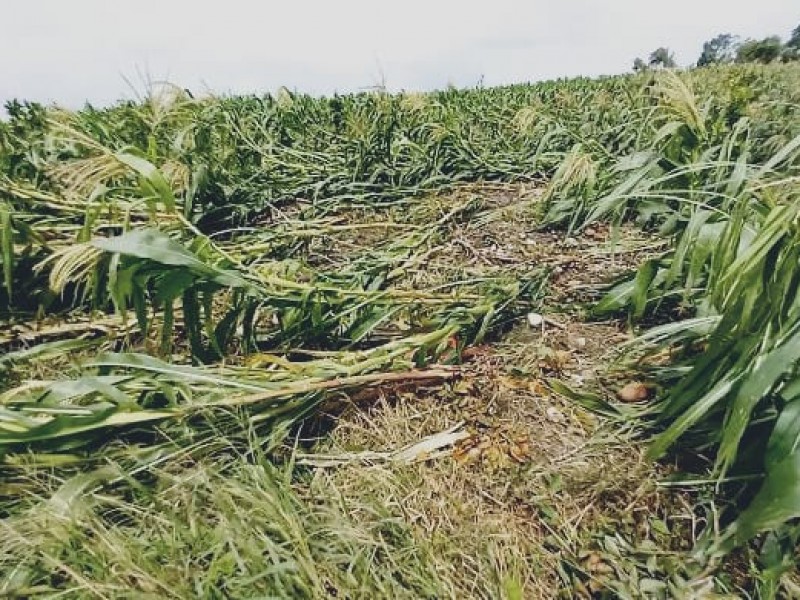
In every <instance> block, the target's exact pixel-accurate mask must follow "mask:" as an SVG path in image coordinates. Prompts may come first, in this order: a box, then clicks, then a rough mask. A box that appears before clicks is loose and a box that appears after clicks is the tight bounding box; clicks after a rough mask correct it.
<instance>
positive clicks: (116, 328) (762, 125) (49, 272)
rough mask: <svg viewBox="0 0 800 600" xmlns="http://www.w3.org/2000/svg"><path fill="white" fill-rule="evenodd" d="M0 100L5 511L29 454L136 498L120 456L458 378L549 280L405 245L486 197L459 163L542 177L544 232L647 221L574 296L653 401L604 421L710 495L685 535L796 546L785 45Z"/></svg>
mask: <svg viewBox="0 0 800 600" xmlns="http://www.w3.org/2000/svg"><path fill="white" fill-rule="evenodd" d="M8 112H9V119H8V120H7V121H6V122H1V123H0V250H1V251H0V272H2V278H3V281H2V289H1V290H0V323H2V332H1V333H0V348H2V352H3V355H2V356H0V378H2V382H1V383H0V517H2V518H3V519H4V520H5V521H6V522H7V523H14V522H20V521H22V520H24V519H26V518H30V514H31V511H35V508H36V503H35V502H34V500H33V499H32V498H34V495H33V493H32V491H31V490H32V489H34V488H35V486H36V485H37V481H38V480H39V479H41V478H42V477H45V476H46V474H47V473H58V477H59V478H60V480H63V481H64V482H65V483H64V484H63V485H62V486H61V487H60V489H59V491H58V493H57V496H54V498H53V501H56V502H61V503H62V504H64V506H70V507H71V506H73V505H76V503H79V499H80V497H81V495H82V494H84V493H87V491H88V490H91V489H97V488H98V487H102V486H104V485H120V482H123V483H124V482H125V481H128V483H127V484H125V485H129V486H131V490H132V492H131V493H132V494H134V495H135V494H138V493H140V492H138V491H136V490H138V489H139V488H140V487H142V486H146V485H147V481H146V478H144V479H143V478H142V477H140V476H139V475H137V474H141V473H146V472H147V471H148V469H151V468H153V467H154V466H155V465H160V464H162V463H163V461H165V460H167V459H168V458H173V459H174V458H175V457H180V460H182V461H190V460H199V459H200V458H201V457H203V456H214V455H220V454H221V453H226V452H230V451H231V450H230V449H231V447H232V446H233V447H237V448H239V449H240V450H242V451H243V452H245V453H246V451H247V450H246V449H247V448H250V447H252V441H253V440H254V439H255V440H257V443H256V444H255V445H256V446H257V447H258V449H259V452H263V453H264V456H265V457H273V458H274V460H276V461H277V460H278V458H279V457H280V455H281V453H282V452H285V451H286V447H287V444H288V445H289V446H291V444H292V439H293V437H292V436H293V435H294V434H295V432H296V431H297V428H298V427H300V426H301V425H303V424H307V423H309V422H314V420H315V419H316V418H318V417H319V415H320V413H322V412H326V411H327V410H329V408H330V406H331V405H332V404H335V403H337V402H339V403H341V402H344V401H346V399H347V398H349V397H352V396H353V395H358V394H360V393H363V392H364V391H368V390H370V389H376V388H377V387H380V386H384V385H388V384H394V383H398V384H403V385H412V386H413V385H417V384H421V383H424V384H430V385H442V384H444V382H451V381H453V380H456V379H457V378H458V376H459V367H458V365H459V364H460V363H461V362H462V360H463V359H464V356H465V354H469V352H471V351H472V350H473V349H474V348H475V347H476V346H478V345H480V344H483V343H485V342H488V341H492V340H496V339H498V338H499V337H500V336H501V335H502V334H503V332H504V331H506V330H507V329H508V328H509V327H510V325H511V323H513V322H514V321H515V320H519V319H520V318H521V317H524V315H526V314H528V313H532V314H537V313H538V312H539V311H541V310H542V302H543V298H544V297H545V296H546V294H547V286H548V280H549V277H550V276H551V273H550V270H549V269H548V268H545V267H540V268H533V269H527V270H522V269H519V268H514V267H513V266H511V267H509V268H507V269H496V270H494V271H492V272H476V271H475V270H474V269H471V268H470V267H469V266H468V265H451V266H449V267H448V268H447V269H434V268H431V267H430V264H431V263H430V262H429V259H430V257H431V256H432V255H433V254H434V253H436V252H437V251H438V249H440V248H441V246H442V244H443V243H444V241H445V240H447V239H448V236H449V235H450V233H451V232H452V231H453V229H454V228H455V227H456V226H457V225H458V224H459V223H465V222H474V223H482V222H486V221H488V220H491V219H493V218H498V217H497V210H496V208H495V207H493V206H492V205H491V203H490V202H488V201H487V200H486V198H485V197H484V196H482V195H481V194H480V193H477V192H470V191H469V190H471V189H472V188H471V187H470V186H474V185H476V184H478V185H498V186H502V185H511V184H519V185H525V186H529V187H530V188H532V189H539V190H541V194H540V195H538V196H537V197H536V198H535V199H533V200H530V201H528V204H527V205H526V210H528V211H529V212H530V213H531V215H532V216H533V217H535V218H536V219H538V221H539V224H540V227H542V228H548V229H550V230H553V231H557V232H560V233H559V235H563V236H571V235H575V234H578V233H580V232H582V231H586V230H587V229H589V228H591V227H595V226H597V225H598V224H604V225H609V226H610V227H611V228H612V230H617V229H621V228H623V227H630V226H634V227H637V228H639V229H640V230H641V231H642V232H644V233H645V235H646V236H648V237H649V238H651V239H652V240H654V241H655V242H656V246H657V247H658V252H656V253H655V254H651V255H650V256H648V257H647V258H646V259H645V260H644V262H642V264H641V265H640V266H639V267H638V269H636V270H635V271H633V272H630V273H626V274H624V275H623V276H622V277H621V278H619V280H617V281H615V282H613V284H611V285H610V286H609V287H608V289H607V290H606V291H605V292H604V295H603V296H602V298H598V299H596V301H594V302H592V304H591V305H590V306H588V307H587V310H588V311H589V313H590V315H591V317H592V318H597V319H599V318H612V317H613V318H620V317H621V318H622V319H625V320H626V321H627V323H628V325H629V327H630V328H631V330H633V331H635V332H636V333H637V336H636V337H635V338H634V339H633V340H631V341H629V342H628V343H627V344H626V347H625V352H624V354H622V355H621V356H620V357H619V364H622V365H624V366H625V368H627V369H630V370H634V371H635V372H637V373H638V374H639V376H640V377H642V378H644V379H646V380H647V381H648V382H649V383H648V385H650V386H651V387H652V388H653V389H655V390H656V394H655V397H653V398H651V399H650V401H648V402H647V403H646V404H645V405H642V406H640V407H637V410H636V411H634V412H630V411H625V412H624V414H625V415H626V416H625V419H626V420H627V421H628V425H629V426H634V427H636V428H638V430H639V431H641V432H643V434H644V435H646V436H648V438H650V437H651V438H652V440H651V443H650V446H649V448H650V457H651V458H652V459H653V460H654V461H655V460H673V459H674V460H677V461H678V462H681V463H683V462H685V463H686V464H688V465H691V466H689V467H687V470H686V477H685V485H686V486H689V487H691V486H692V485H693V484H692V481H693V480H694V479H697V480H700V479H703V480H709V481H712V482H713V494H714V495H715V496H716V497H718V498H722V499H725V506H726V509H725V512H724V513H723V514H722V515H720V518H719V522H718V523H716V524H714V526H712V525H709V526H708V527H707V528H706V529H705V530H704V532H703V536H701V538H700V539H699V540H698V542H697V544H696V547H695V548H694V552H695V553H697V554H700V555H702V556H704V557H705V559H704V560H709V561H713V560H717V559H718V558H720V557H724V556H726V555H728V554H729V553H730V552H731V551H733V550H735V549H736V548H741V547H743V546H747V545H748V544H752V543H754V542H753V540H754V539H760V540H763V539H767V540H773V541H772V542H770V543H773V544H774V545H775V546H776V547H778V546H779V547H781V548H783V554H781V556H782V557H788V556H790V555H791V553H792V552H793V550H794V548H795V546H796V542H797V539H798V535H800V529H798V526H797V521H796V519H797V518H798V517H800V451H798V440H800V419H798V416H797V415H796V414H795V413H798V411H799V410H800V371H799V370H798V368H799V366H800V300H798V298H800V295H798V291H799V289H800V71H798V67H797V66H796V65H790V64H787V65H778V66H725V67H714V68H707V69H698V70H694V71H690V72H686V73H680V74H676V73H672V72H651V73H644V74H639V75H634V76H624V77H612V78H602V79H597V80H589V79H574V80H569V81H558V82H548V83H542V84H537V85H515V86H508V87H502V88H492V89H471V90H454V89H451V90H446V91H441V92H435V93H430V94H399V95H390V94H386V93H382V92H375V93H362V94H356V95H346V96H333V97H330V98H312V97H309V96H304V95H300V94H295V93H291V92H289V91H288V90H281V91H280V92H279V93H278V94H275V95H268V96H264V97H221V98H220V97H203V98H195V97H193V96H191V95H190V94H188V93H187V92H186V91H184V90H181V89H177V88H174V87H171V86H168V85H163V86H157V87H154V88H153V89H152V90H150V93H149V95H148V97H147V98H146V99H145V100H144V101H142V102H128V103H123V104H119V105H117V106H114V107H112V108H106V109H97V108H94V107H91V106H87V107H86V108H85V109H83V110H80V111H77V112H69V111H64V110H60V109H57V108H55V107H43V106H40V105H37V104H25V103H16V102H15V103H11V104H10V105H9V106H8ZM476 189H477V188H476ZM459 190H467V192H466V193H459ZM437 198H451V199H453V200H452V201H451V202H450V203H448V204H443V203H441V202H439V201H438V200H437ZM354 234H358V235H359V236H361V239H364V240H366V242H365V243H364V244H363V245H362V246H360V247H355V248H354V247H353V246H352V244H351V243H350V240H351V239H352V236H353V235H354ZM379 234H380V235H379ZM372 240H375V241H374V242H373V241H372ZM49 364H55V365H57V366H58V368H59V369H60V370H61V374H60V376H58V377H56V378H53V376H52V373H51V371H49V370H48V369H47V368H46V367H47V366H48V365H49ZM575 399H576V401H578V402H584V401H585V398H583V399H582V398H581V397H580V395H576V397H575ZM607 399H608V398H606V400H607ZM612 404H613V402H612ZM603 405H604V406H606V403H605V402H603ZM592 407H593V408H596V407H597V403H596V402H595V403H594V404H593V405H592ZM604 410H605V409H604ZM799 414H800V413H799ZM676 457H677V458H676ZM687 457H689V458H687ZM273 458H269V459H265V460H273ZM254 460H255V458H254ZM259 460H261V459H259ZM109 465H115V466H114V468H112V469H110V470H109ZM70 482H71V483H70ZM142 493H143V492H142ZM65 497H68V498H67V499H66V500H65ZM37 501H38V500H37ZM142 510H146V507H145V508H143V509H142ZM759 543H760V542H759ZM4 552H5V550H4ZM8 552H10V554H7V555H6V554H2V553H0V565H3V566H2V569H0V590H8V591H10V592H14V593H18V594H20V595H25V594H27V593H33V592H31V590H33V591H34V592H35V591H36V590H37V589H39V588H38V587H37V586H44V587H42V588H41V589H42V590H47V589H51V588H49V587H48V586H53V589H57V588H58V587H59V585H58V582H56V583H53V581H52V580H50V579H48V577H49V576H48V575H47V574H46V571H47V568H42V567H41V566H36V565H35V564H34V563H30V564H27V565H26V566H25V568H24V569H22V570H21V571H18V570H16V569H11V561H12V560H13V556H14V553H13V552H11V551H8ZM780 560H783V561H784V562H785V561H786V560H789V559H784V558H781V559H780ZM23 562H24V561H23ZM778 562H780V561H778ZM781 564H782V565H783V564H784V563H781ZM788 564H789V563H788V562H787V563H786V565H788ZM786 565H784V567H785V568H788V566H786ZM3 572H5V574H3ZM46 581H49V583H43V582H46ZM15 590H16V591H15ZM20 590H22V591H20ZM25 590H28V591H27V592H26V591H25ZM10 592H9V593H10ZM284 593H287V594H288V593H292V594H298V595H301V596H302V595H309V596H312V595H313V594H312V593H311V592H309V591H308V590H306V589H305V588H302V589H301V588H296V589H292V590H288V589H287V590H284Z"/></svg>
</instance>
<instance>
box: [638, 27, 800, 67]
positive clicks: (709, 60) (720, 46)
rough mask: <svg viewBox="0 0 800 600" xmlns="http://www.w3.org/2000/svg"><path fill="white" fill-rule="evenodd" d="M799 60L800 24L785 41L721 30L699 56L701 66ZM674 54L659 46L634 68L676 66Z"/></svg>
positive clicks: (704, 45)
mask: <svg viewBox="0 0 800 600" xmlns="http://www.w3.org/2000/svg"><path fill="white" fill-rule="evenodd" d="M794 60H800V25H798V26H797V27H795V28H794V30H793V31H792V33H791V34H790V35H789V39H788V40H787V41H786V42H785V43H784V42H783V40H782V39H781V37H780V36H778V35H771V36H768V37H765V38H764V39H761V40H756V39H751V38H748V39H742V38H740V37H739V36H736V35H732V34H730V33H720V34H719V35H717V36H716V37H714V38H712V39H710V40H708V41H707V42H705V43H704V44H703V51H702V53H701V54H700V58H698V59H697V63H696V64H697V66H698V67H706V66H709V65H718V64H726V63H733V62H736V63H764V64H767V63H772V62H778V61H782V62H789V61H794ZM677 66H678V63H677V62H676V61H675V55H674V54H673V52H672V51H671V50H670V49H669V48H665V47H661V48H656V49H655V50H653V52H651V53H650V56H649V57H648V58H647V60H644V59H642V58H637V59H636V60H634V61H633V70H634V71H644V70H646V69H659V68H662V69H672V68H674V67H677Z"/></svg>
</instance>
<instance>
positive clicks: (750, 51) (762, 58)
mask: <svg viewBox="0 0 800 600" xmlns="http://www.w3.org/2000/svg"><path fill="white" fill-rule="evenodd" d="M781 54H783V43H782V42H781V38H779V37H778V36H777V35H773V36H770V37H766V38H764V39H763V40H747V41H746V42H745V43H743V44H742V45H741V46H739V50H738V51H737V52H736V62H738V63H751V62H760V63H764V64H767V63H771V62H773V61H775V60H778V59H779V58H780V57H781Z"/></svg>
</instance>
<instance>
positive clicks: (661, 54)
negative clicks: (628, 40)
mask: <svg viewBox="0 0 800 600" xmlns="http://www.w3.org/2000/svg"><path fill="white" fill-rule="evenodd" d="M647 64H648V65H650V66H651V67H661V68H663V69H673V68H675V67H677V66H678V63H676V62H675V55H674V54H673V53H672V51H671V50H670V49H669V48H664V47H661V48H656V49H655V50H653V51H652V52H651V53H650V56H649V57H648V59H647Z"/></svg>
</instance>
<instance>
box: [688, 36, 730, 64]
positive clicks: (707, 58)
mask: <svg viewBox="0 0 800 600" xmlns="http://www.w3.org/2000/svg"><path fill="white" fill-rule="evenodd" d="M738 47H739V39H738V38H737V37H736V36H734V35H731V34H730V33H721V34H719V35H718V36H716V37H715V38H712V39H710V40H708V41H707V42H705V43H704V44H703V52H702V53H701V54H700V58H699V59H697V66H698V67H707V66H709V65H718V64H725V63H730V62H733V61H734V60H735V59H736V52H737V49H738Z"/></svg>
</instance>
